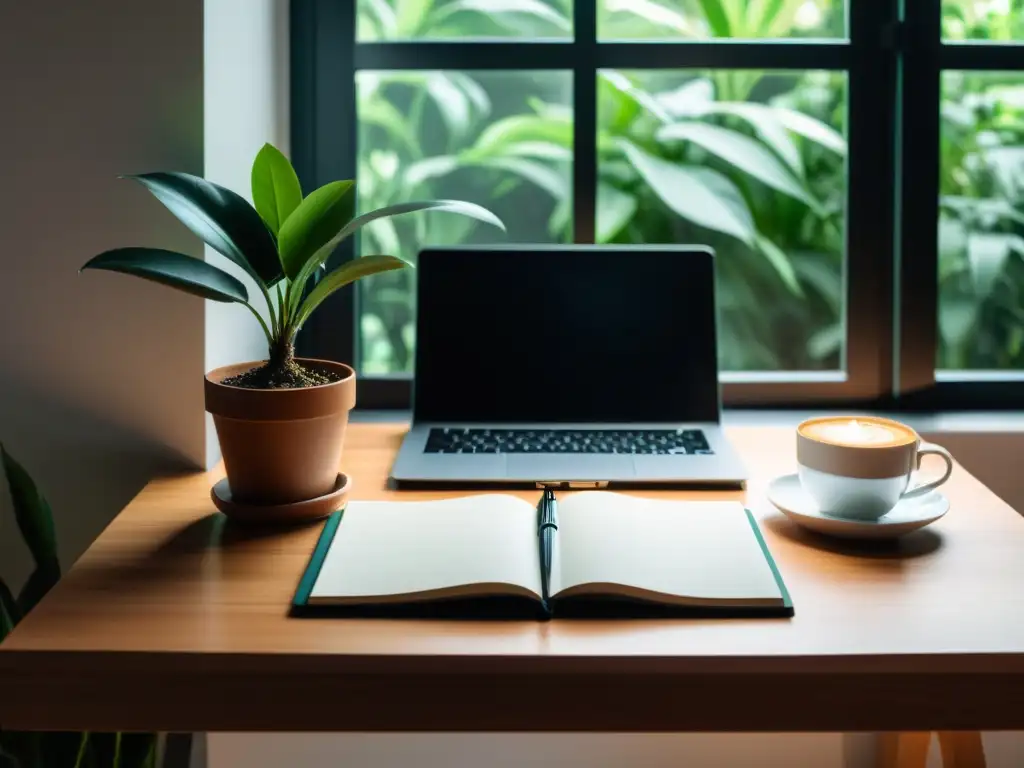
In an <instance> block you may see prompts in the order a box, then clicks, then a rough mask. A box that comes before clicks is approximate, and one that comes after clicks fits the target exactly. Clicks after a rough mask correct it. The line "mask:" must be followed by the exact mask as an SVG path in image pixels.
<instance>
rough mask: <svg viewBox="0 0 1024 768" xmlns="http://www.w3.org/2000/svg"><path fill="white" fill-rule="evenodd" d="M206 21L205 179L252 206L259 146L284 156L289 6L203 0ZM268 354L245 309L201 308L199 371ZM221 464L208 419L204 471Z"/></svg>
mask: <svg viewBox="0 0 1024 768" xmlns="http://www.w3.org/2000/svg"><path fill="white" fill-rule="evenodd" d="M204 17H205V20H204V26H205V62H204V73H203V75H204V86H205V98H204V101H205V111H206V125H205V131H204V145H205V153H206V164H205V165H206V169H205V173H206V178H208V179H210V180H211V181H215V182H217V183H218V184H222V185H224V186H226V187H229V188H230V189H233V190H235V191H236V192H238V193H239V194H241V195H242V196H243V197H245V198H246V199H249V200H250V201H251V195H250V186H251V183H250V169H251V167H252V161H253V158H254V157H256V153H257V152H259V150H260V147H262V146H263V144H264V143H265V142H268V141H269V142H271V143H272V144H274V145H275V146H276V147H277V148H278V149H280V150H281V151H282V152H284V153H285V154H287V153H288V144H289V135H288V127H289V119H288V115H289V105H288V94H289V91H288V3H287V2H286V0H207V1H206V3H205V9H204ZM206 259H207V261H210V262H212V263H215V264H216V265H217V266H220V267H226V268H227V269H229V270H230V271H232V272H233V273H234V274H236V275H237V276H238V277H240V278H241V279H242V280H243V281H244V282H245V283H246V285H247V286H248V288H249V297H250V302H251V303H252V304H253V306H255V307H256V308H257V309H259V310H260V311H263V310H264V309H265V306H266V305H265V303H264V300H263V298H262V296H261V294H260V292H259V290H258V289H257V288H256V287H255V284H254V283H253V282H252V281H251V280H250V279H249V278H248V276H246V275H244V274H243V273H242V271H241V270H240V269H238V268H237V267H236V266H235V265H233V264H231V263H230V262H229V261H228V260H227V259H226V258H224V257H223V256H221V255H220V254H218V253H216V252H215V251H213V249H211V248H207V249H206ZM266 352H267V345H266V339H265V337H264V335H263V332H262V331H261V330H260V328H259V324H258V323H257V322H256V320H255V318H254V317H253V316H252V315H251V314H250V313H249V311H248V310H246V309H245V308H244V307H241V306H239V305H237V304H219V303H216V302H212V301H211V302H208V303H207V305H206V357H205V370H207V371H209V370H212V369H213V368H217V367H219V366H222V365H229V364H231V363H239V362H244V361H247V360H262V359H264V358H265V357H266ZM219 459H220V449H219V446H218V445H217V437H216V434H215V432H214V429H213V424H212V419H209V418H208V421H207V433H206V464H207V466H212V465H213V464H215V463H216V462H217V461H218V460H219Z"/></svg>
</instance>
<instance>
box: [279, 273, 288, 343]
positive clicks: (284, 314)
mask: <svg viewBox="0 0 1024 768" xmlns="http://www.w3.org/2000/svg"><path fill="white" fill-rule="evenodd" d="M277 308H278V311H279V312H280V313H281V317H280V327H279V329H278V330H281V331H283V330H284V329H285V327H286V326H287V325H288V305H287V304H286V303H285V294H284V293H282V292H281V284H280V283H278V284H277Z"/></svg>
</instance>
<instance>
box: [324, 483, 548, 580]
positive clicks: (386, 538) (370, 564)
mask: <svg viewBox="0 0 1024 768" xmlns="http://www.w3.org/2000/svg"><path fill="white" fill-rule="evenodd" d="M538 561H539V555H538V553H537V513H536V511H535V510H534V509H533V507H531V506H530V505H529V504H527V503H525V502H523V501H521V500H520V499H516V498H515V497H513V496H500V495H492V496H487V497H486V498H481V497H479V496H476V497H474V496H470V497H466V498H461V499H449V500H442V501H429V502H420V503H415V504H409V503H406V502H401V501H353V502H350V503H349V504H348V505H347V506H346V507H345V512H344V514H343V515H342V518H341V524H340V525H339V526H338V532H337V534H335V537H334V541H333V543H332V544H331V548H330V550H328V552H327V556H326V558H325V559H324V562H323V566H322V567H321V569H320V574H319V575H318V576H317V580H316V583H315V584H314V585H313V591H312V593H311V595H310V597H311V599H314V600H315V599H317V598H330V597H360V596H367V597H369V596H374V595H378V596H384V595H405V594H412V593H416V592H426V591H430V590H435V589H447V588H451V587H457V586H459V585H463V584H481V583H507V584H517V585H520V586H522V587H525V588H527V589H530V590H532V591H534V592H537V593H538V594H539V593H540V590H541V585H540V575H539V562H538Z"/></svg>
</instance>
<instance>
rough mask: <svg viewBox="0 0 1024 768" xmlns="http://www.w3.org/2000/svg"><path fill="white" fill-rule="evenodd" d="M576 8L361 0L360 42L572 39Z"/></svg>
mask: <svg viewBox="0 0 1024 768" xmlns="http://www.w3.org/2000/svg"><path fill="white" fill-rule="evenodd" d="M585 1H586V2H593V1H594V0H585ZM342 2H352V0H342ZM572 3H573V0H357V6H356V10H357V12H358V16H357V26H356V39H357V40H359V41H360V42H373V41H378V40H466V39H475V40H487V39H495V38H504V37H515V38H519V39H524V38H525V39H551V38H562V39H568V38H571V37H572Z"/></svg>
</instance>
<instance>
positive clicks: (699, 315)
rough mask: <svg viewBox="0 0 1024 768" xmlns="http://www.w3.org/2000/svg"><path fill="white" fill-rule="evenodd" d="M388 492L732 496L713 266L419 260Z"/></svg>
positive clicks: (431, 254)
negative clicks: (525, 487)
mask: <svg viewBox="0 0 1024 768" xmlns="http://www.w3.org/2000/svg"><path fill="white" fill-rule="evenodd" d="M417 276H418V287H417V303H416V322H417V326H416V328H417V336H416V353H415V354H416V359H415V366H416V374H415V378H414V381H413V420H412V427H411V429H410V430H409V432H408V434H407V435H406V436H405V438H404V440H403V442H402V446H401V449H400V450H399V453H398V456H397V458H396V460H395V463H394V466H393V467H392V470H391V481H392V484H393V485H394V486H397V487H402V486H413V485H415V486H422V485H429V484H435V485H445V486H448V487H458V486H466V487H473V486H477V485H487V484H494V485H522V484H529V485H544V486H553V487H565V488H605V487H615V486H620V485H623V486H635V485H644V484H652V485H670V486H701V485H727V486H742V485H743V483H744V480H745V477H746V475H745V472H744V469H743V466H742V463H741V462H740V460H739V458H738V457H737V455H736V453H735V452H734V451H733V449H732V448H731V447H730V445H729V442H728V440H727V439H726V437H725V435H724V434H723V431H722V428H721V424H720V417H721V398H720V390H719V384H718V364H717V354H716V342H715V280H714V254H713V252H712V251H711V250H710V249H708V248H704V247H696V246H642V247H637V246H546V245H545V246H533V245H517V246H496V247H495V246H486V247H485V246H475V247H452V248H437V249H429V250H424V251H423V252H422V253H421V254H420V257H419V263H418V268H417Z"/></svg>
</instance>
